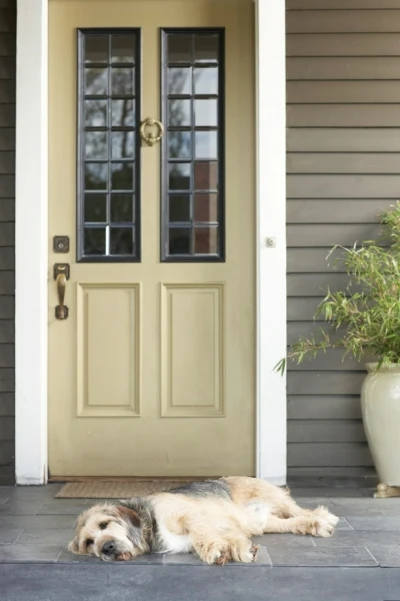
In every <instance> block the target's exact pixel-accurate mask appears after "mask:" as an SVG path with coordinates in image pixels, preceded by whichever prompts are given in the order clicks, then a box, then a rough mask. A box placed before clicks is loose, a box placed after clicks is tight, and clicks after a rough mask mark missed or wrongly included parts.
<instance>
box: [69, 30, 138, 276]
mask: <svg viewBox="0 0 400 601" xmlns="http://www.w3.org/2000/svg"><path fill="white" fill-rule="evenodd" d="M113 34H120V35H124V34H125V35H132V34H135V76H134V79H135V90H134V98H135V122H134V132H135V144H134V148H135V151H134V152H135V155H134V163H135V165H134V177H135V188H134V190H135V191H134V194H135V213H134V218H135V225H134V227H135V255H129V256H127V255H121V256H120V257H119V256H118V255H112V256H107V255H85V254H84V214H83V212H84V206H85V205H84V196H85V186H84V173H85V170H84V165H85V159H84V151H85V145H84V136H83V135H82V132H84V127H85V126H84V89H85V84H84V76H85V68H84V57H83V52H84V37H85V35H113ZM96 66H99V64H97V63H94V67H96ZM101 66H103V65H101ZM141 72H142V36H141V28H140V27H95V28H94V27H80V28H78V29H77V103H76V106H77V123H76V132H77V141H76V142H77V143H76V153H77V155H76V156H77V172H76V187H77V190H76V261H77V263H103V264H106V263H140V262H141V260H142V257H141V239H142V235H141V234H142V232H141V138H140V116H141V95H142V85H141ZM109 92H110V90H109ZM109 161H110V154H109V153H108V158H107V164H108V162H109ZM109 193H110V191H109V190H108V192H107V194H109ZM122 193H123V192H122Z"/></svg>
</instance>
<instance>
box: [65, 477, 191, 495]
mask: <svg viewBox="0 0 400 601" xmlns="http://www.w3.org/2000/svg"><path fill="white" fill-rule="evenodd" d="M195 479H196V478H193V480H195ZM189 481H190V480H189ZM185 482H188V480H187V479H184V480H182V479H181V480H179V479H177V480H164V479H162V480H138V481H136V482H135V481H133V482H132V481H130V482H126V481H125V482H124V481H118V480H115V481H102V480H87V481H86V482H67V483H66V484H64V486H63V487H62V488H61V489H60V490H59V491H58V493H57V494H56V495H55V498H56V499H129V498H130V497H141V496H144V495H150V494H152V493H154V492H161V491H164V490H169V489H170V488H175V487H176V486H181V485H182V484H184V483H185Z"/></svg>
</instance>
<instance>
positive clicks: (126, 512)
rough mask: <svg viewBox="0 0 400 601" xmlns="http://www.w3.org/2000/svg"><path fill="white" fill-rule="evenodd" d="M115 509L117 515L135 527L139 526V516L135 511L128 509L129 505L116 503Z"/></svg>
mask: <svg viewBox="0 0 400 601" xmlns="http://www.w3.org/2000/svg"><path fill="white" fill-rule="evenodd" d="M116 509H117V512H118V513H119V515H120V516H121V517H122V518H124V519H126V520H128V522H130V523H131V524H132V526H135V528H140V517H139V516H138V514H137V513H136V511H134V510H133V509H130V507H125V505H117V507H116Z"/></svg>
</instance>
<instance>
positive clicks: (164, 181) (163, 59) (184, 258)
mask: <svg viewBox="0 0 400 601" xmlns="http://www.w3.org/2000/svg"><path fill="white" fill-rule="evenodd" d="M168 34H178V35H188V34H191V35H196V34H199V35H213V34H214V35H215V34H218V35H219V40H220V45H219V55H218V113H217V116H218V126H217V131H218V142H217V153H218V229H219V236H220V237H219V255H218V256H216V255H206V254H204V255H168V235H167V232H168V222H169V219H168V202H167V199H168V165H169V163H168V143H167V134H168V127H167V120H168V92H167V81H166V77H165V72H166V69H167V64H168V58H167V57H168V55H167V52H168V49H167V38H168ZM160 66H161V69H160V75H161V82H160V83H161V87H160V89H161V94H160V115H161V121H162V123H163V124H164V126H165V134H164V136H163V138H162V141H161V148H160V168H161V189H160V192H161V193H160V201H161V202H160V262H161V263H225V262H226V254H225V252H226V248H225V246H226V231H225V228H226V222H225V213H226V208H225V204H226V197H225V171H226V168H225V160H226V157H225V27H162V28H161V29H160ZM182 162H188V164H190V165H191V179H192V180H193V169H194V163H195V157H194V156H193V155H192V159H191V161H184V160H183V161H182ZM190 192H191V194H192V195H193V188H191V190H190ZM204 225H205V226H206V225H207V224H206V223H205V224H204ZM192 230H193V231H194V226H193V225H192Z"/></svg>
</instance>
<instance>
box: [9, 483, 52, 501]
mask: <svg viewBox="0 0 400 601" xmlns="http://www.w3.org/2000/svg"><path fill="white" fill-rule="evenodd" d="M61 486H62V484H47V485H46V486H10V487H8V490H7V493H8V496H10V497H12V498H13V499H15V500H18V499H26V500H29V501H43V502H44V501H46V500H52V499H54V497H55V495H56V494H57V492H58V491H59V490H60V488H61ZM1 494H2V492H1V490H0V495H1Z"/></svg>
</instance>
